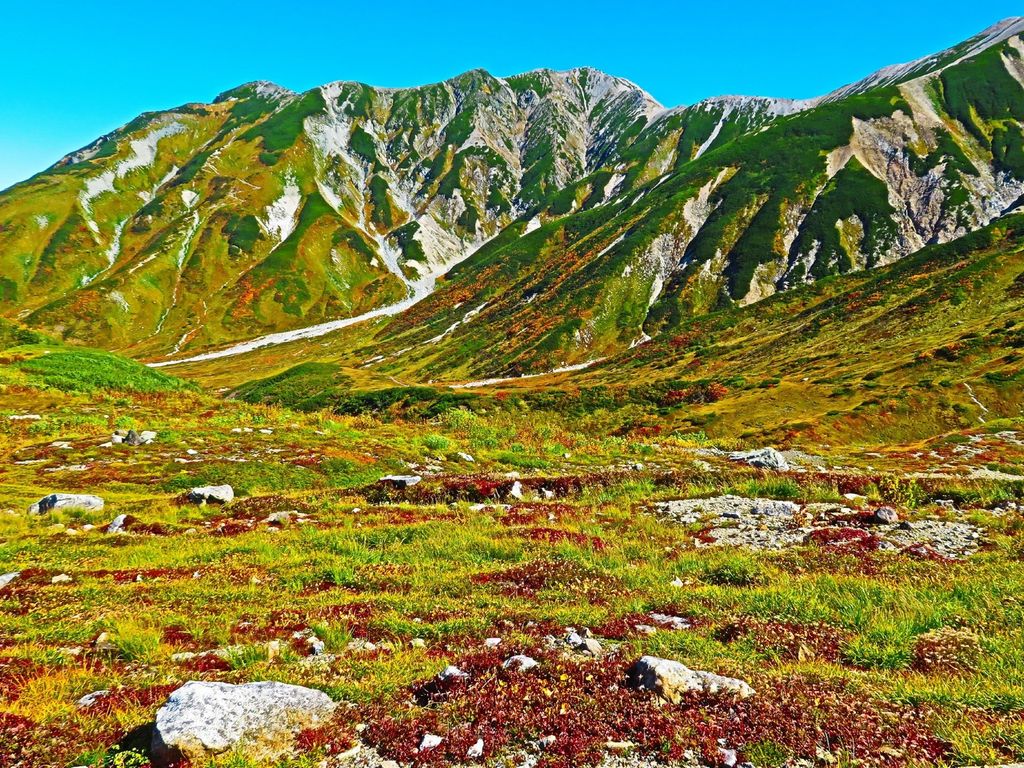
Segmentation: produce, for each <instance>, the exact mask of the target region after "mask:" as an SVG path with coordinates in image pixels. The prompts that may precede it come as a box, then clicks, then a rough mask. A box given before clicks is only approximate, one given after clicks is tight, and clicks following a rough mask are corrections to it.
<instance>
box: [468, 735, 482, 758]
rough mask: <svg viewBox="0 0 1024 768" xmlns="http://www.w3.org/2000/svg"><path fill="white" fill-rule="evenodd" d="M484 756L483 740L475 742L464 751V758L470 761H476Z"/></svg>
mask: <svg viewBox="0 0 1024 768" xmlns="http://www.w3.org/2000/svg"><path fill="white" fill-rule="evenodd" d="M483 756H484V740H483V739H477V740H476V742H475V743H474V744H473V745H472V746H471V747H470V748H469V749H468V750H466V757H468V758H469V759H470V760H476V759H477V758H480V757H483Z"/></svg>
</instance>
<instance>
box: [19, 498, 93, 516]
mask: <svg viewBox="0 0 1024 768" xmlns="http://www.w3.org/2000/svg"><path fill="white" fill-rule="evenodd" d="M54 509H86V510H90V511H91V510H97V509H103V499H101V498H100V497H99V496H90V495H88V494H84V493H51V494H50V495H49V496H43V498H41V499H40V500H39V501H37V502H36V503H35V504H33V505H32V506H30V507H29V508H28V513H29V514H30V515H40V514H43V513H44V512H49V511H51V510H54Z"/></svg>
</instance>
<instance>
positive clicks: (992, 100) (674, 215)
mask: <svg viewBox="0 0 1024 768" xmlns="http://www.w3.org/2000/svg"><path fill="white" fill-rule="evenodd" d="M1022 30H1024V21H1022V20H1020V19H1011V20H1008V21H1007V22H1003V23H1002V24H1000V25H997V26H996V27H993V28H991V29H990V30H986V31H985V32H984V33H982V34H981V35H979V36H977V37H976V38H973V39H972V40H970V41H967V42H965V43H964V44H962V45H961V46H957V47H956V48H954V49H951V50H949V51H945V52H942V53H941V54H937V55H936V56H933V57H928V58H927V59H923V60H921V61H918V62H913V63H911V64H908V65H903V66H900V67H893V68H888V69H886V70H883V71H881V72H879V73H876V74H875V75H873V76H871V77H869V78H867V79H866V80H864V81H861V82H859V83H855V84H853V85H851V86H847V87H845V88H842V89H839V90H838V91H836V92H834V93H832V94H828V95H826V96H824V97H822V98H820V99H814V100H808V101H802V102H798V101H789V100H781V99H763V98H751V97H721V98H716V99H710V100H707V101H705V102H701V103H700V104H697V105H694V106H691V107H684V108H676V109H664V108H662V107H661V106H660V105H658V104H657V103H656V102H655V101H654V100H653V99H652V98H651V97H650V96H649V95H647V94H646V93H645V92H644V91H642V90H641V89H640V88H638V87H637V86H635V85H633V84H632V83H628V82H627V81H623V80H620V79H617V78H613V77H610V76H608V75H605V74H602V73H600V72H597V71H596V70H592V69H587V68H583V69H577V70H571V71H569V72H562V73H556V72H551V71H548V70H539V71H536V72H531V73H527V74H524V75H518V76H514V77H509V78H497V77H494V76H492V75H490V74H488V73H486V72H483V71H479V70H477V71H473V72H469V73H466V74H465V75H461V76H459V77H457V78H453V79H452V80H449V81H446V82H444V83H439V84H435V85H430V86H424V87H421V88H413V89H405V90H386V89H375V88H371V87H369V86H365V85H362V84H358V83H351V82H337V83H332V84H329V85H326V86H323V87H321V88H318V89H314V90H312V91H309V92H307V93H304V94H295V93H291V92H289V91H286V90H285V89H282V88H280V87H278V86H274V85H272V84H269V83H253V84H249V85H246V86H242V87H240V88H237V89H235V90H233V91H229V92H227V93H225V94H223V95H221V96H220V97H219V98H218V99H217V100H216V101H215V102H214V103H212V104H205V105H198V104H193V105H186V106H184V107H180V108H177V109H174V110H170V111H166V112H160V113H151V114H147V115H143V116H142V117H140V118H138V119H137V120H135V121H133V122H132V123H130V124H128V125H127V126H124V127H123V128H121V129H119V130H118V131H115V132H114V133H112V134H110V135H108V136H105V137H103V138H102V139H100V140H99V141H97V142H96V143H95V144H93V145H92V146H90V147H87V148H85V149H83V150H81V151H80V152H77V153H74V154H73V155H70V156H68V157H67V158H65V159H64V160H63V161H61V162H60V163H58V164H57V165H56V166H54V167H53V168H51V169H49V170H48V171H46V172H44V173H42V174H40V175H38V176H36V177H34V178H33V179H30V180H28V181H26V182H24V183H22V184H19V185H16V186H15V187H13V188H11V189H9V190H7V191H6V192H4V193H2V194H0V275H2V277H0V314H2V315H5V316H8V317H17V318H19V319H22V320H24V321H25V322H27V323H28V324H30V325H31V326H33V327H39V328H41V329H45V330H46V331H48V332H51V333H54V334H57V335H60V336H62V337H65V338H69V339H75V340H79V341H84V342H87V343H90V344H93V345H98V346H103V347H106V348H111V349H117V350H119V351H122V352H125V353H128V354H130V355H132V356H135V357H144V358H149V359H156V358H166V357H171V358H173V359H176V360H178V359H187V358H190V357H194V356H196V355H197V354H201V353H208V352H210V351H211V350H212V351H214V352H216V353H217V354H234V353H243V352H247V351H251V350H252V348H253V347H254V346H260V345H266V344H277V343H281V342H285V341H288V340H290V339H293V338H313V337H317V336H319V335H322V334H325V333H327V332H329V331H336V330H339V329H340V328H342V327H345V326H347V325H350V324H352V323H355V322H358V321H360V320H362V319H364V318H366V319H369V318H380V317H385V318H386V317H392V318H393V319H391V320H386V321H384V322H382V323H380V324H379V327H375V328H374V329H373V331H374V333H376V337H375V338H374V340H373V352H371V354H369V355H366V356H365V357H364V359H366V358H368V357H379V358H382V360H381V365H382V366H383V368H385V369H388V370H391V369H395V370H399V369H400V370H402V371H404V372H407V373H410V374H412V373H414V374H416V375H417V376H422V377H426V378H429V377H435V376H447V375H460V376H467V377H470V376H494V375H515V374H518V373H526V372H537V371H542V370H547V369H550V368H552V367H557V366H560V365H572V364H582V363H585V362H588V361H591V360H594V359H596V358H600V357H604V356H607V355H610V354H614V353H616V352H618V351H620V350H622V349H624V348H628V347H629V346H630V345H634V344H637V343H642V342H644V340H645V339H647V338H648V337H654V336H657V335H658V334H660V333H667V332H671V330H672V329H673V328H674V327H676V326H677V325H678V324H680V323H682V322H685V321H686V320H687V318H690V317H697V316H700V315H702V314H704V313H707V312H709V311H713V310H716V309H722V308H725V307H729V306H732V305H747V304H751V303H754V302H757V301H760V300H762V299H763V298H765V297H767V296H770V295H772V294H774V293H776V292H778V291H780V290H786V289H790V288H793V287H794V286H797V285H800V284H803V283H806V282H809V281H813V280H817V279H821V278H824V277H828V276H830V275H835V274H843V273H848V272H853V271H857V270H861V269H865V268H872V267H876V266H879V265H885V264H889V263H892V262H895V261H897V260H899V259H901V258H904V257H906V256H908V255H910V254H913V253H916V252H918V251H920V250H921V249H922V248H923V247H925V246H927V245H929V244H933V243H943V242H949V241H952V240H955V239H956V238H958V237H961V236H963V235H965V234H967V233H969V232H971V231H974V230H976V229H978V228H980V227H983V226H985V225H987V224H989V223H990V222H992V221H993V220H995V219H996V218H998V217H999V216H1001V215H1003V214H1004V213H1005V212H1007V211H1009V210H1011V209H1012V208H1013V207H1014V206H1015V205H1016V204H1017V202H1018V200H1019V199H1020V198H1021V196H1022V194H1024V132H1022V127H1021V125H1022V119H1024V85H1022V84H1024V45H1022V43H1021V38H1020V33H1021V31H1022ZM267 334H275V335H273V336H271V337H270V338H269V339H266V340H263V341H260V342H257V343H256V344H251V343H245V344H243V345H242V346H239V347H235V348H232V347H231V344H232V343H239V342H246V341H247V340H251V339H253V338H254V337H262V336H264V335H267ZM357 336H359V337H360V338H363V337H364V336H365V334H364V333H363V332H362V331H360V332H359V333H358V334H357ZM225 345H227V346H225ZM218 350H221V351H218ZM483 350H486V354H481V351H483ZM413 351H414V352H413ZM400 353H401V354H400ZM402 355H406V356H410V355H411V356H413V357H415V360H413V361H411V362H410V360H408V359H406V360H402V359H400V358H401V357H402Z"/></svg>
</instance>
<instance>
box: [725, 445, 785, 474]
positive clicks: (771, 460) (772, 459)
mask: <svg viewBox="0 0 1024 768" xmlns="http://www.w3.org/2000/svg"><path fill="white" fill-rule="evenodd" d="M729 459H730V460H731V461H742V462H743V463H744V464H749V465H750V466H752V467H757V468H758V469H774V470H776V471H778V472H785V471H786V470H788V469H789V462H788V461H786V457H785V456H783V455H782V454H781V453H779V452H778V451H777V450H775V449H774V448H761V449H760V450H757V451H736V452H735V453H730V454H729Z"/></svg>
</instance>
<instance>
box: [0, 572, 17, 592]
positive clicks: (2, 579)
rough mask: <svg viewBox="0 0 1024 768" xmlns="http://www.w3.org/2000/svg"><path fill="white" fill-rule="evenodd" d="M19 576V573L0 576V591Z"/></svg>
mask: <svg viewBox="0 0 1024 768" xmlns="http://www.w3.org/2000/svg"><path fill="white" fill-rule="evenodd" d="M19 576H21V571H11V572H10V573H5V574H3V575H0V589H3V588H4V587H6V586H7V585H8V584H10V583H11V582H12V581H14V580H15V579H16V578H18V577H19Z"/></svg>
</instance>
